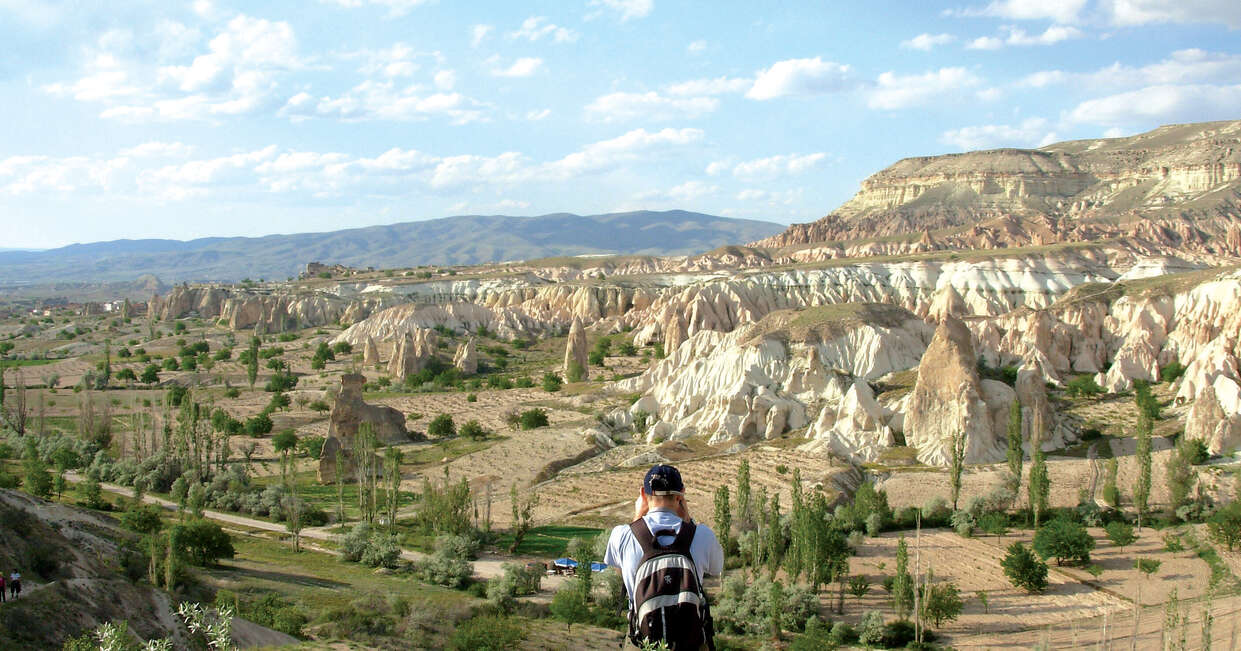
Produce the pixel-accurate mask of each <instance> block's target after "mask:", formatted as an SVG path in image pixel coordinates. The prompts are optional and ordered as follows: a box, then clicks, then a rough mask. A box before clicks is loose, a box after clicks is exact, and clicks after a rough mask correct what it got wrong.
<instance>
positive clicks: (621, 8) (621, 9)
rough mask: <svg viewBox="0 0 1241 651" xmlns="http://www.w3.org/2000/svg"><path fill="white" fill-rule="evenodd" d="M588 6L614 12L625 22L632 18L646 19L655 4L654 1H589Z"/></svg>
mask: <svg viewBox="0 0 1241 651" xmlns="http://www.w3.org/2000/svg"><path fill="white" fill-rule="evenodd" d="M590 6H592V7H600V8H601V9H610V10H612V11H615V12H616V13H617V14H619V15H620V19H621V22H625V21H627V20H632V19H634V18H645V17H647V16H648V15H650V13H651V10H652V9H654V8H655V2H654V0H590ZM592 16H593V15H592Z"/></svg>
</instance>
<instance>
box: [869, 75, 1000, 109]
mask: <svg viewBox="0 0 1241 651" xmlns="http://www.w3.org/2000/svg"><path fill="white" fill-rule="evenodd" d="M981 81H982V80H981V79H979V78H978V77H977V76H975V75H974V74H973V73H972V72H970V71H968V70H966V69H965V68H940V69H939V70H935V71H932V72H927V73H924V74H921V75H898V74H896V73H894V72H885V73H883V74H881V75H879V78H878V80H877V84H876V87H875V88H874V89H872V90H871V91H870V97H869V98H868V99H867V102H866V103H867V105H868V106H870V107H871V108H874V109H885V110H894V109H902V108H908V107H910V106H916V105H919V104H923V103H925V102H928V101H931V100H934V99H940V98H943V97H945V96H949V95H953V94H955V93H959V92H960V91H961V90H963V89H967V88H972V87H974V86H977V85H978V84H980V83H981Z"/></svg>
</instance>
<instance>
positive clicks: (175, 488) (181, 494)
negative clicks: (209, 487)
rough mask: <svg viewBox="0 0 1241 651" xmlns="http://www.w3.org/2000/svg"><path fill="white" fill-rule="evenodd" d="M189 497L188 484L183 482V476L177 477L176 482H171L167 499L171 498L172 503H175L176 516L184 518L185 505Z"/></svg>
mask: <svg viewBox="0 0 1241 651" xmlns="http://www.w3.org/2000/svg"><path fill="white" fill-rule="evenodd" d="M189 495H190V485H189V482H187V481H186V480H185V476H184V475H182V476H180V477H177V478H176V480H175V481H173V482H172V489H171V490H170V495H169V497H171V498H172V501H174V502H176V503H177V515H180V516H181V517H182V518H184V517H185V504H186V500H187V499H188V498H189Z"/></svg>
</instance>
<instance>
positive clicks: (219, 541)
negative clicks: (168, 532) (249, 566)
mask: <svg viewBox="0 0 1241 651" xmlns="http://www.w3.org/2000/svg"><path fill="white" fill-rule="evenodd" d="M173 536H174V537H175V538H176V539H177V541H178V542H179V543H180V546H181V550H182V552H183V553H184V554H185V555H186V557H187V558H189V559H190V561H191V562H193V563H194V564H195V565H200V566H206V565H211V564H214V563H215V562H216V561H218V560H220V559H221V558H232V557H233V555H234V554H235V553H236V552H235V551H234V550H233V541H232V539H231V538H229V537H228V534H226V533H224V530H223V529H221V528H220V525H218V524H216V523H214V522H211V521H209V520H196V521H193V522H189V523H187V524H179V525H177V526H175V527H173Z"/></svg>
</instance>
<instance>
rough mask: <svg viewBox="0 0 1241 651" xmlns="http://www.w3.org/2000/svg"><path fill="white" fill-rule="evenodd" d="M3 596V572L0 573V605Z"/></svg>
mask: <svg viewBox="0 0 1241 651" xmlns="http://www.w3.org/2000/svg"><path fill="white" fill-rule="evenodd" d="M5 594H7V593H6V592H5V591H4V572H0V604H2V603H4V595H5Z"/></svg>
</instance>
